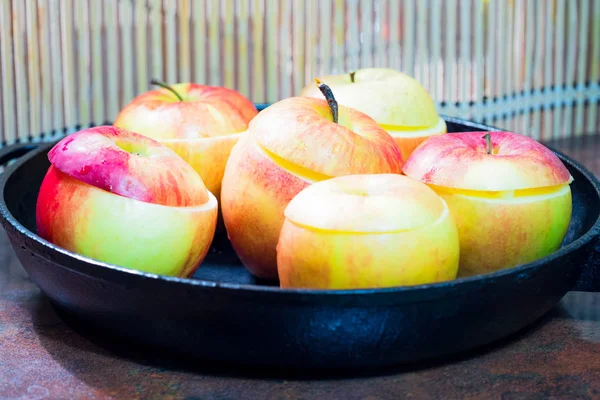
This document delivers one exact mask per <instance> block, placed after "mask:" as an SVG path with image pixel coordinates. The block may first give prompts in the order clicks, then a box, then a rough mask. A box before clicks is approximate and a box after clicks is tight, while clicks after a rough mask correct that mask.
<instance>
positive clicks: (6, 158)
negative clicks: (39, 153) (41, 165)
mask: <svg viewBox="0 0 600 400" xmlns="http://www.w3.org/2000/svg"><path fill="white" fill-rule="evenodd" d="M40 144H41V143H16V144H11V145H8V146H5V147H3V148H1V149H0V166H5V165H6V164H8V163H9V162H10V161H13V160H16V159H17V158H19V157H21V156H24V155H25V154H27V153H29V152H30V151H31V150H35V149H37V148H38V147H39V146H40Z"/></svg>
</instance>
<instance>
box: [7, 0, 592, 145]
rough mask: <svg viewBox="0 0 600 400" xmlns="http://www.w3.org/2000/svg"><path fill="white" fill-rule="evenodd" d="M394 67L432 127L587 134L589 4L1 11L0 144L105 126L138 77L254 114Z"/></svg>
mask: <svg viewBox="0 0 600 400" xmlns="http://www.w3.org/2000/svg"><path fill="white" fill-rule="evenodd" d="M371 66H378V67H392V68H396V69H399V70H401V71H403V72H405V73H407V74H409V75H412V76H413V77H415V78H416V79H418V80H419V81H420V82H421V83H422V84H423V85H424V86H425V88H426V89H427V90H428V91H429V92H430V94H431V96H432V97H433V98H434V100H435V101H436V102H437V104H438V107H439V111H440V112H441V113H442V114H444V115H449V116H460V117H463V118H467V119H471V120H475V121H479V122H484V123H488V124H491V125H494V126H497V127H499V128H503V129H508V130H513V131H517V132H520V133H523V134H526V135H529V136H532V137H534V138H536V139H538V140H549V139H552V138H558V137H571V136H579V135H585V134H590V133H594V132H599V131H600V0H487V1H485V0H419V1H417V0H228V1H218V0H0V74H1V76H2V87H1V88H0V121H1V123H0V131H1V133H2V134H1V138H2V145H6V144H11V143H14V142H16V141H29V140H31V141H39V140H52V139H54V138H57V137H59V136H62V135H64V134H68V133H70V132H73V131H75V130H77V129H80V128H82V127H86V126H89V125H92V124H96V125H97V124H104V123H111V122H112V121H113V119H114V118H115V117H116V115H117V113H118V111H119V110H120V109H121V108H122V107H123V106H124V105H125V104H127V103H128V102H129V101H130V100H131V99H133V97H135V96H136V95H137V94H139V93H141V92H143V91H146V90H148V89H150V84H149V82H150V80H151V79H152V78H159V79H163V80H165V81H167V82H168V83H175V82H183V81H194V82H197V83H204V84H210V85H223V86H227V87H230V88H234V89H237V90H239V91H240V92H241V93H243V94H244V95H246V96H248V97H249V98H250V99H251V100H252V101H254V102H256V103H267V102H273V101H277V100H279V99H282V98H285V97H289V96H293V95H297V94H299V92H300V90H301V88H302V87H303V86H304V85H305V84H306V83H308V82H311V81H312V79H313V78H314V77H316V76H320V75H324V74H332V73H342V72H350V71H352V70H355V69H358V68H361V67H371Z"/></svg>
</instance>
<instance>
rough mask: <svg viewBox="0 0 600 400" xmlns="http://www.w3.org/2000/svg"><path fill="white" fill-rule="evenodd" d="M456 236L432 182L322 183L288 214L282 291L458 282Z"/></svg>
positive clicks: (385, 177)
mask: <svg viewBox="0 0 600 400" xmlns="http://www.w3.org/2000/svg"><path fill="white" fill-rule="evenodd" d="M458 260H459V241H458V232H457V229H456V224H455V222H454V219H453V217H452V215H451V213H450V211H449V210H448V206H447V205H446V203H445V202H444V200H442V198H441V197H440V196H438V195H437V194H436V193H435V192H434V191H433V190H432V189H430V188H429V187H428V186H427V185H425V184H423V183H421V182H418V181H416V180H413V179H411V178H408V177H406V176H403V175H396V174H375V175H371V174H368V175H347V176H341V177H336V178H332V179H329V180H326V181H322V182H317V183H315V184H313V185H311V186H309V187H307V188H305V189H303V190H302V191H301V192H300V193H298V194H297V195H296V196H295V197H294V198H293V199H292V201H290V203H289V204H288V206H287V207H286V209H285V221H284V222H283V226H282V228H281V234H280V237H279V243H278V245H277V266H278V272H279V280H280V286H281V287H282V288H303V289H368V288H382V287H392V286H408V285H419V284H427V283H436V282H442V281H447V280H452V279H455V278H456V274H457V271H458Z"/></svg>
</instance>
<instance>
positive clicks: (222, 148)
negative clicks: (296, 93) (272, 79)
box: [113, 79, 258, 199]
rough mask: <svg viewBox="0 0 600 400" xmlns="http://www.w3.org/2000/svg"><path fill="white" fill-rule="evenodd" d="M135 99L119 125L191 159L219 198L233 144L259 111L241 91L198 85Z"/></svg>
mask: <svg viewBox="0 0 600 400" xmlns="http://www.w3.org/2000/svg"><path fill="white" fill-rule="evenodd" d="M151 83H152V84H154V85H157V86H159V87H160V88H159V89H157V90H151V91H148V92H146V93H143V94H140V95H139V96H137V97H136V98H134V99H133V100H132V101H131V102H130V103H129V104H128V105H127V106H126V107H125V108H123V110H121V112H120V113H119V115H118V116H117V118H116V119H115V121H114V123H113V125H114V126H117V127H120V128H124V129H128V130H130V131H134V132H136V133H140V134H143V135H146V136H148V137H150V138H153V139H155V140H157V141H159V142H160V143H162V144H164V145H166V146H168V147H170V148H171V149H173V150H174V151H175V152H176V153H177V154H179V155H180V156H181V157H182V158H183V159H184V160H185V161H187V162H188V163H189V164H190V165H191V166H192V167H193V168H194V169H195V170H196V171H197V172H198V174H200V177H201V178H202V180H203V181H204V184H205V185H206V187H207V189H208V190H210V191H211V192H212V193H213V194H214V195H215V196H216V197H217V199H219V196H220V191H221V180H222V178H223V172H224V170H225V164H226V163H227V159H228V157H229V153H230V152H231V148H232V147H233V145H234V144H235V143H236V142H237V140H238V139H239V137H240V134H241V133H242V132H244V131H245V130H246V129H247V128H248V123H249V122H250V120H252V118H254V116H255V115H256V114H258V111H257V110H256V107H255V106H254V104H253V103H252V102H251V101H250V100H248V99H247V98H246V97H244V96H243V95H242V94H241V93H239V92H237V91H235V90H232V89H228V88H225V87H219V86H206V85H200V84H196V83H178V84H174V85H167V84H166V83H164V82H161V81H158V80H156V79H155V80H152V82H151Z"/></svg>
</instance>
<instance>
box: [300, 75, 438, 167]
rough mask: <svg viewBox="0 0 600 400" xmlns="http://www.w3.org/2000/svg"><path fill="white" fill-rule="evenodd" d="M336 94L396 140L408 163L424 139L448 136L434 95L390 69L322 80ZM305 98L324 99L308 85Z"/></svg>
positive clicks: (324, 77)
mask: <svg viewBox="0 0 600 400" xmlns="http://www.w3.org/2000/svg"><path fill="white" fill-rule="evenodd" d="M319 79H320V80H321V81H323V82H324V83H326V84H327V85H328V86H329V87H331V90H332V91H333V92H334V93H335V98H336V100H337V101H338V102H339V103H340V104H342V105H345V106H347V107H350V108H354V109H356V110H359V111H362V112H364V113H365V114H367V115H369V116H370V117H372V118H373V119H375V121H377V122H378V123H379V124H380V125H381V126H382V127H383V128H384V129H385V130H386V131H387V132H388V133H389V134H390V135H392V137H394V139H395V140H396V143H397V144H398V146H399V147H400V150H401V151H402V156H403V157H404V159H405V160H406V159H407V158H408V157H409V156H410V154H411V153H412V151H413V150H414V149H415V148H416V147H417V146H418V145H419V144H421V143H422V142H423V141H424V140H425V139H427V138H428V137H430V136H433V135H440V134H442V133H446V131H447V128H446V123H445V121H444V119H443V118H441V117H440V116H439V115H438V112H437V110H436V107H435V103H434V102H433V100H432V98H431V96H430V95H429V93H427V91H426V90H425V88H424V87H423V86H422V85H421V84H420V83H419V82H418V81H417V80H415V79H414V78H412V77H410V76H408V75H406V74H404V73H402V72H400V71H397V70H395V69H391V68H364V69H359V70H358V71H356V72H355V73H354V75H352V76H351V74H350V73H346V74H341V75H329V76H323V77H321V78H319ZM301 95H302V96H307V97H316V98H323V95H322V94H321V92H320V91H319V90H318V88H317V87H315V85H312V84H309V85H307V86H306V87H305V88H304V89H303V90H302V92H301Z"/></svg>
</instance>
